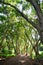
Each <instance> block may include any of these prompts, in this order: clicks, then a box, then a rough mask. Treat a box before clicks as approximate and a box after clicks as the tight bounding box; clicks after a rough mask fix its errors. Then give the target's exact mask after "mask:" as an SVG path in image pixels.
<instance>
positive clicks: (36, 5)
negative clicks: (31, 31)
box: [26, 0, 43, 23]
mask: <svg viewBox="0 0 43 65" xmlns="http://www.w3.org/2000/svg"><path fill="white" fill-rule="evenodd" d="M26 1H28V2H30V3H31V4H32V5H33V7H34V8H35V11H36V13H37V15H38V18H39V23H42V22H41V21H40V20H42V19H43V15H42V12H41V9H40V7H39V5H38V4H37V2H36V1H35V0H26Z"/></svg>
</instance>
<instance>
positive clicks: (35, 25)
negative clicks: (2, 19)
mask: <svg viewBox="0 0 43 65" xmlns="http://www.w3.org/2000/svg"><path fill="white" fill-rule="evenodd" d="M0 3H3V4H6V5H9V6H11V7H13V8H15V9H16V11H17V12H19V13H20V14H21V16H22V17H23V18H25V19H26V21H27V22H28V23H30V24H31V25H32V26H33V27H35V28H36V29H38V28H39V26H38V25H37V24H35V23H34V22H33V21H31V20H30V19H29V18H28V17H27V16H26V15H25V14H23V13H22V12H21V11H20V10H19V9H18V8H17V7H16V6H14V5H12V4H10V3H7V2H2V1H0Z"/></svg>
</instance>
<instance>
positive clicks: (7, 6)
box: [0, 0, 43, 57]
mask: <svg viewBox="0 0 43 65" xmlns="http://www.w3.org/2000/svg"><path fill="white" fill-rule="evenodd" d="M42 47H43V0H0V54H3V53H4V54H7V55H8V54H10V53H11V54H19V53H22V54H23V53H26V54H28V55H30V56H32V57H33V55H34V56H35V55H36V56H37V55H38V54H39V52H40V50H42V51H43V48H42ZM33 52H34V54H33Z"/></svg>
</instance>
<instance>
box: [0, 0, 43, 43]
mask: <svg viewBox="0 0 43 65" xmlns="http://www.w3.org/2000/svg"><path fill="white" fill-rule="evenodd" d="M27 2H30V4H31V5H32V6H33V7H34V9H35V11H36V14H37V16H38V18H37V21H38V22H37V23H36V24H35V23H34V22H33V21H32V20H30V19H29V18H28V17H27V16H26V15H25V14H23V12H21V11H20V10H19V9H18V8H17V7H16V6H14V5H11V4H10V3H9V2H5V1H0V3H3V4H6V5H10V6H11V7H13V8H15V9H16V11H18V12H19V13H20V14H21V16H22V17H24V18H25V19H26V20H27V22H29V23H30V24H31V25H32V26H33V27H34V28H36V29H37V31H38V33H39V35H40V40H41V42H42V43H43V12H42V9H41V5H42V6H43V4H42V3H43V1H41V0H40V1H39V0H38V1H37V0H27ZM41 2H42V3H41ZM39 4H40V6H39Z"/></svg>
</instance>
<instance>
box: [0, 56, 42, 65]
mask: <svg viewBox="0 0 43 65" xmlns="http://www.w3.org/2000/svg"><path fill="white" fill-rule="evenodd" d="M0 65H43V60H40V61H37V60H33V59H31V58H29V56H25V55H17V56H15V57H9V58H7V59H1V60H0Z"/></svg>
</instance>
